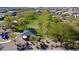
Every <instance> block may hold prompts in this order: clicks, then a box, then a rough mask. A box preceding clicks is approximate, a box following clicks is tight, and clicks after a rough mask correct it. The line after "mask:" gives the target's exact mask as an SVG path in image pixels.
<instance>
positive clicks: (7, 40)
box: [0, 40, 11, 44]
mask: <svg viewBox="0 0 79 59" xmlns="http://www.w3.org/2000/svg"><path fill="white" fill-rule="evenodd" d="M8 42H11V40H7V41H4V42H0V44H4V43H8Z"/></svg>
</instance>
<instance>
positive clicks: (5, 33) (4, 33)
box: [0, 32, 9, 39]
mask: <svg viewBox="0 0 79 59" xmlns="http://www.w3.org/2000/svg"><path fill="white" fill-rule="evenodd" d="M8 34H9V33H8V32H2V33H1V34H0V36H1V37H2V38H3V39H8V38H9V36H8Z"/></svg>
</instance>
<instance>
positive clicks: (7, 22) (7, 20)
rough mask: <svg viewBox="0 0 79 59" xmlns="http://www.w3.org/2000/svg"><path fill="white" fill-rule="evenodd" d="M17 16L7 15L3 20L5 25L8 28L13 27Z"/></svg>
mask: <svg viewBox="0 0 79 59" xmlns="http://www.w3.org/2000/svg"><path fill="white" fill-rule="evenodd" d="M14 19H15V17H14V16H5V18H4V20H3V26H4V28H5V29H7V28H12V20H14Z"/></svg>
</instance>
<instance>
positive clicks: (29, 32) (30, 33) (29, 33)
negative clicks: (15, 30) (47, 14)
mask: <svg viewBox="0 0 79 59" xmlns="http://www.w3.org/2000/svg"><path fill="white" fill-rule="evenodd" d="M36 34H37V32H36V31H35V30H34V29H31V30H24V31H23V33H22V38H23V39H24V40H25V41H29V38H30V36H35V35H36Z"/></svg>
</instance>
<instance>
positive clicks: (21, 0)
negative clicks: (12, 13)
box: [0, 0, 79, 7]
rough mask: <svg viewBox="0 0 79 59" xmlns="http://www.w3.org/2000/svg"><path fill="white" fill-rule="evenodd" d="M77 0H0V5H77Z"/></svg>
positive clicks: (78, 0)
mask: <svg viewBox="0 0 79 59" xmlns="http://www.w3.org/2000/svg"><path fill="white" fill-rule="evenodd" d="M78 2H79V0H0V7H79V3H78Z"/></svg>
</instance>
